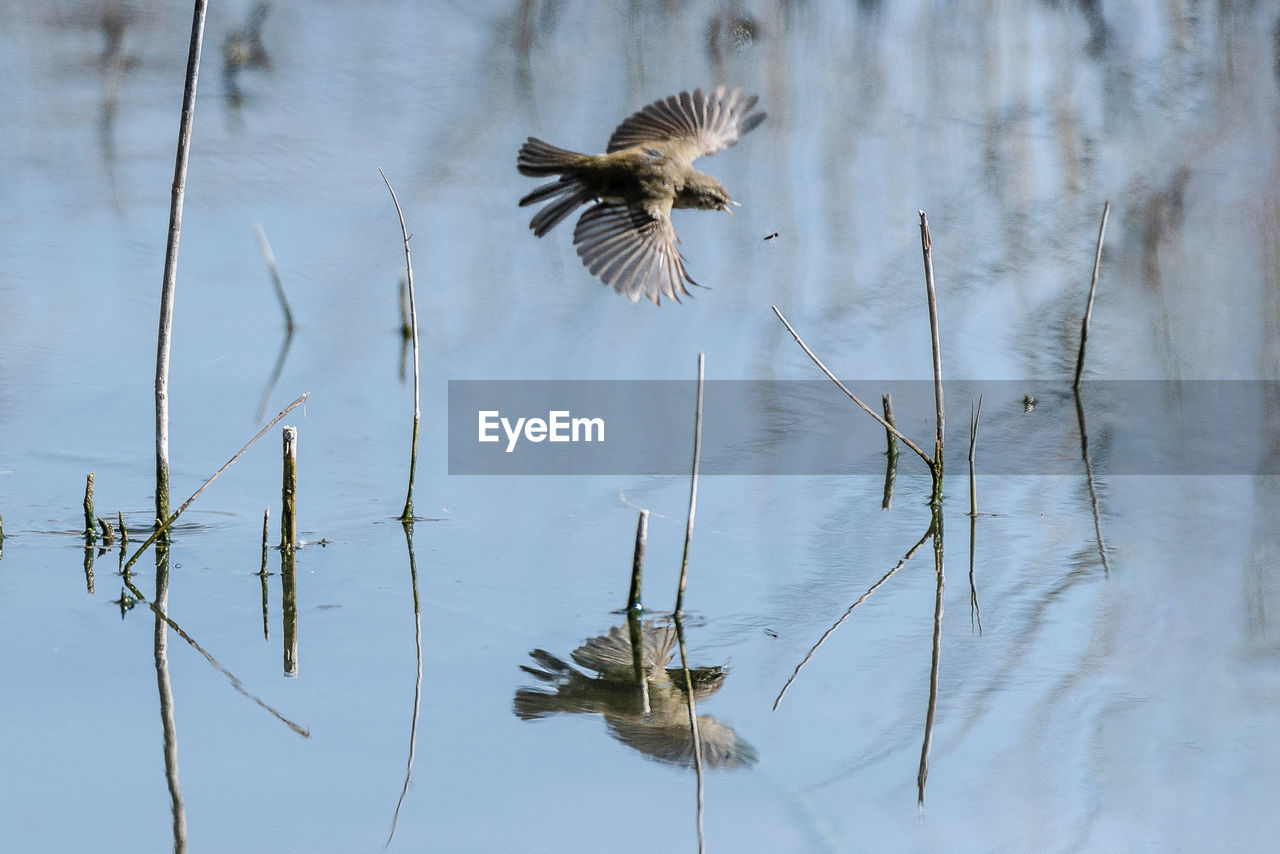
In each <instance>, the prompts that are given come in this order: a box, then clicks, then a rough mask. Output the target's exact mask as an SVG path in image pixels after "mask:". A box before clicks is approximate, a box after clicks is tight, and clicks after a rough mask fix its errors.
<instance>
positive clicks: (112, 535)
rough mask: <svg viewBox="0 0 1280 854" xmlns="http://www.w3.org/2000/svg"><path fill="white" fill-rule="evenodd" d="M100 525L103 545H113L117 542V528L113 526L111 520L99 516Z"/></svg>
mask: <svg viewBox="0 0 1280 854" xmlns="http://www.w3.org/2000/svg"><path fill="white" fill-rule="evenodd" d="M98 527H99V528H101V529H102V545H103V546H113V545H115V542H116V529H115V528H113V527H111V520H110V519H106V518H104V517H102V516H99V517H98Z"/></svg>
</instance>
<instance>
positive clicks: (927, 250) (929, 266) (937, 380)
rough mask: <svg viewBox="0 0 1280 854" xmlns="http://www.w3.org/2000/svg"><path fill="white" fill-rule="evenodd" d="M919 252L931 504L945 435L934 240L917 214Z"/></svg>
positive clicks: (937, 490)
mask: <svg viewBox="0 0 1280 854" xmlns="http://www.w3.org/2000/svg"><path fill="white" fill-rule="evenodd" d="M920 248H921V250H922V252H923V253H924V287H925V293H926V296H927V298H928V302H929V340H930V343H931V344H932V346H933V404H934V408H935V410H936V411H937V416H938V426H937V431H936V432H935V434H934V440H933V460H934V465H933V466H932V467H931V468H930V471H931V473H932V474H933V500H934V501H935V502H938V501H941V500H942V440H943V436H944V435H945V434H946V416H945V415H944V411H943V405H942V346H941V342H940V340H939V336H938V292H937V290H936V289H935V288H934V286H933V237H932V236H930V234H929V218H928V216H926V215H925V212H924V211H920Z"/></svg>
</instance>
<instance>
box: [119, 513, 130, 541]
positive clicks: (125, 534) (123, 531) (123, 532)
mask: <svg viewBox="0 0 1280 854" xmlns="http://www.w3.org/2000/svg"><path fill="white" fill-rule="evenodd" d="M116 521H117V522H118V523H119V524H120V548H121V549H124V547H125V546H127V545H129V529H128V528H127V527H126V526H125V524H124V513H123V512H121V511H119V510H117V511H116Z"/></svg>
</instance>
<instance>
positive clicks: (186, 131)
mask: <svg viewBox="0 0 1280 854" xmlns="http://www.w3.org/2000/svg"><path fill="white" fill-rule="evenodd" d="M208 5H209V4H208V0H195V8H194V11H193V14H192V20H191V44H190V47H189V49H188V51H187V79H186V84H185V86H184V88H183V92H182V117H181V119H180V120H179V122H178V152H177V155H176V157H175V158H174V165H173V191H172V194H171V196H170V200H169V240H168V243H167V244H166V247H165V253H164V282H163V284H162V286H161V289H160V324H159V330H158V332H157V334H156V525H157V526H158V527H157V529H156V530H157V531H164V530H165V526H163V525H161V522H163V521H164V520H165V519H167V518H169V348H170V344H171V343H172V339H173V298H174V293H175V292H176V291H177V288H178V238H179V237H180V236H181V234H182V201H183V196H184V194H185V192H186V186H187V161H188V159H189V157H190V153H191V125H192V123H193V121H194V120H195V112H196V81H197V79H198V78H199V75H200V50H201V47H202V46H203V44H204V21H205V13H206V12H207V10H208Z"/></svg>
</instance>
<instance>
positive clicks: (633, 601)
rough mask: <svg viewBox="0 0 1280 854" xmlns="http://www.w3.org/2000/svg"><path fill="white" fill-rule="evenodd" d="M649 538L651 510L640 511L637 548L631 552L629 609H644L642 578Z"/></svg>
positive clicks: (628, 593)
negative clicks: (645, 549)
mask: <svg viewBox="0 0 1280 854" xmlns="http://www.w3.org/2000/svg"><path fill="white" fill-rule="evenodd" d="M648 538H649V511H648V510H641V511H640V521H639V522H637V523H636V548H635V551H634V552H632V554H631V589H630V590H629V591H627V610H628V611H643V610H644V605H643V604H641V602H640V587H641V580H642V577H643V575H644V544H645V541H646V540H648Z"/></svg>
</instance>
